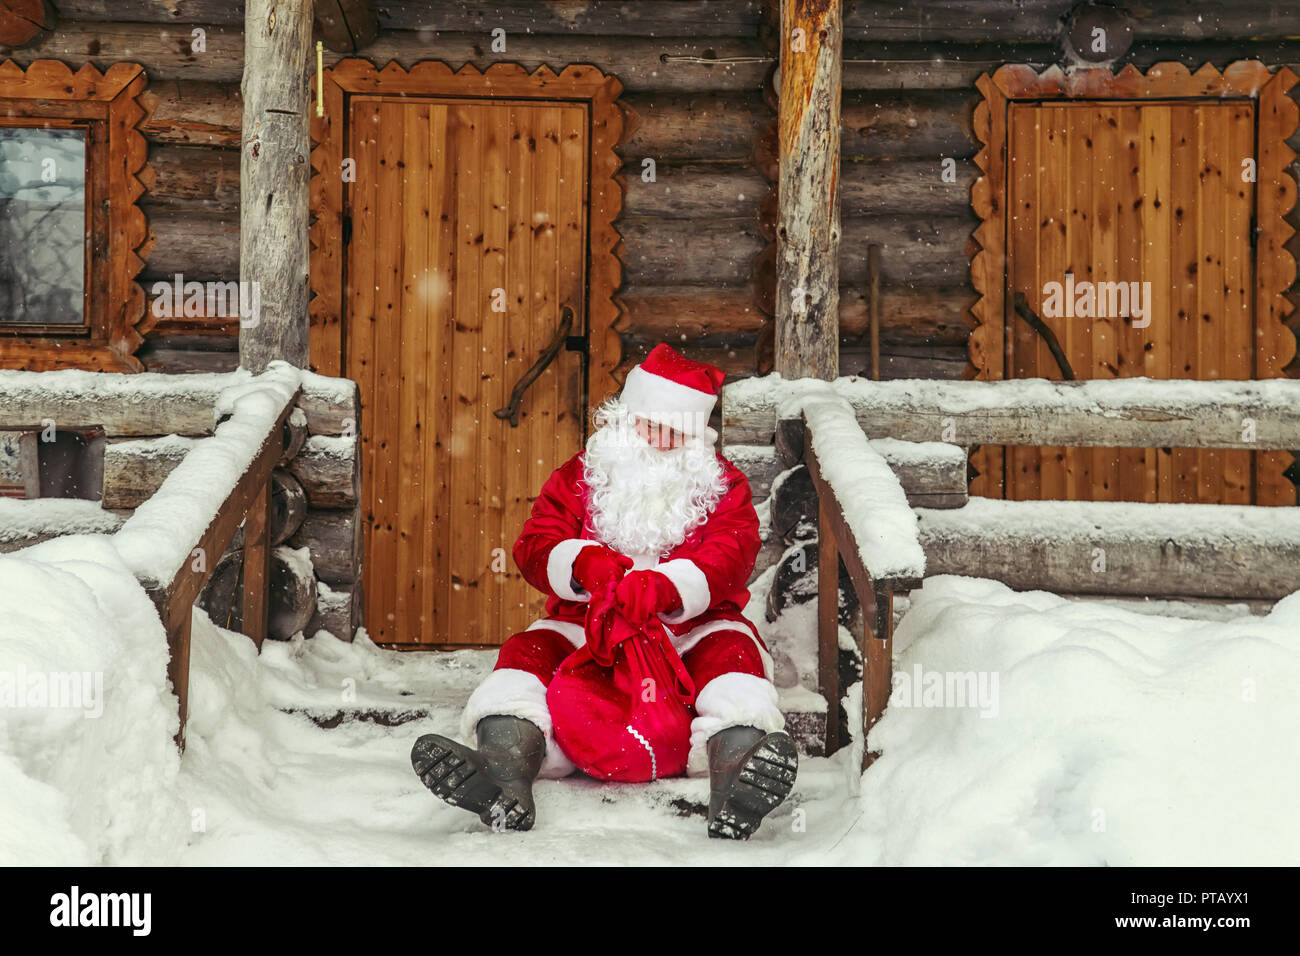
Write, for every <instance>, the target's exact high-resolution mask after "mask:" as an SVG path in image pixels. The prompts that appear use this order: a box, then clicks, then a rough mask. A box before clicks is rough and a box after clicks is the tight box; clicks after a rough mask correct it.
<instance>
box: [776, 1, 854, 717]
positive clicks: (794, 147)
mask: <svg viewBox="0 0 1300 956" xmlns="http://www.w3.org/2000/svg"><path fill="white" fill-rule="evenodd" d="M842 17H843V5H842V3H841V2H840V0H826V2H823V3H820V4H816V5H813V4H806V5H805V4H799V3H793V2H792V3H786V4H782V6H781V35H780V40H781V94H780V113H779V115H778V127H779V134H780V139H779V155H780V169H781V177H780V216H779V219H778V224H777V272H776V313H775V315H776V324H775V330H776V336H775V352H776V355H775V361H776V370H777V371H778V372H780V373H781V374H782V375H783V376H785V377H786V378H803V377H806V376H808V377H818V378H828V379H829V378H834V377H835V376H836V375H837V374H838V372H839V345H840V339H839V288H840V283H839V242H840V200H839V167H840V58H841V44H842V42H843V28H842ZM828 733H829V731H828Z"/></svg>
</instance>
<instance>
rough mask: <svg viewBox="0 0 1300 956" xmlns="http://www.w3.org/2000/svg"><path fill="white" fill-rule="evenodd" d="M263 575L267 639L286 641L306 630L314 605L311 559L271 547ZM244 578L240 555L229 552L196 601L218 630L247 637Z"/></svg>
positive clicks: (300, 554) (312, 614) (313, 580)
mask: <svg viewBox="0 0 1300 956" xmlns="http://www.w3.org/2000/svg"><path fill="white" fill-rule="evenodd" d="M266 576H267V591H266V596H267V598H266V599H267V606H266V611H265V613H266V624H265V629H266V630H265V634H266V636H267V637H269V638H271V639H272V640H276V641H287V640H289V639H290V638H291V637H293V636H294V635H295V634H297V633H298V632H299V631H303V632H306V631H308V630H309V629H310V625H311V622H312V620H313V619H314V617H315V615H316V604H317V595H316V579H315V577H314V576H312V574H311V559H310V558H309V557H307V556H306V555H305V554H304V553H302V552H300V551H294V550H293V549H290V548H284V547H280V548H274V549H272V550H271V551H270V557H269V568H268V570H267V572H266ZM243 577H244V558H243V554H242V552H239V551H228V552H227V553H226V554H224V555H222V557H221V560H220V561H218V562H217V567H216V569H215V570H214V571H213V573H212V577H211V579H210V580H209V581H208V584H207V586H206V587H205V588H204V591H203V594H202V596H201V597H200V598H199V606H200V607H202V608H203V610H204V611H206V612H207V614H208V616H209V617H210V618H212V622H213V623H214V624H216V625H217V626H218V627H222V628H225V629H226V630H230V631H237V632H239V633H241V634H248V630H246V629H245V608H244V605H243V603H242V601H241V597H240V595H241V592H242V588H243ZM250 636H251V635H250Z"/></svg>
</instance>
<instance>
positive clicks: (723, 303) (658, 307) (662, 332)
mask: <svg viewBox="0 0 1300 956" xmlns="http://www.w3.org/2000/svg"><path fill="white" fill-rule="evenodd" d="M842 252H843V250H842ZM974 297H975V295H974V292H973V291H972V290H971V289H970V288H969V287H965V286H951V287H947V288H918V287H911V286H888V285H886V286H883V287H882V288H881V296H880V312H881V316H880V320H881V324H880V330H881V331H880V340H881V343H882V344H883V345H884V346H885V347H886V348H888V347H889V346H893V345H904V344H907V345H925V344H933V345H950V346H951V345H962V346H964V345H965V344H966V341H967V339H968V338H969V337H970V330H971V325H970V316H969V312H968V308H969V305H970V302H971V301H973V300H974ZM755 298H756V297H755V295H754V293H753V290H752V289H750V288H749V287H748V286H713V285H704V286H633V287H630V288H624V290H623V291H622V292H621V293H620V294H619V301H620V302H621V303H622V304H623V318H622V319H621V320H620V321H619V326H618V327H619V330H620V331H621V332H623V333H625V334H627V335H630V336H632V337H634V338H637V339H642V340H645V341H655V340H658V341H664V342H670V343H671V342H688V341H691V340H697V339H701V338H703V337H705V336H710V335H722V334H726V333H732V334H735V333H744V334H754V333H756V332H758V330H759V328H760V327H761V326H762V324H763V320H764V306H765V305H766V304H767V302H765V301H763V300H761V299H760V300H759V301H758V303H757V304H756V303H755ZM866 328H867V302H866V289H865V288H864V287H863V286H861V285H846V284H843V283H841V284H840V342H841V346H840V347H841V349H843V348H844V345H845V343H848V342H851V341H853V340H856V339H858V338H860V337H861V336H862V334H863V332H865V331H866ZM841 364H843V363H842V362H841Z"/></svg>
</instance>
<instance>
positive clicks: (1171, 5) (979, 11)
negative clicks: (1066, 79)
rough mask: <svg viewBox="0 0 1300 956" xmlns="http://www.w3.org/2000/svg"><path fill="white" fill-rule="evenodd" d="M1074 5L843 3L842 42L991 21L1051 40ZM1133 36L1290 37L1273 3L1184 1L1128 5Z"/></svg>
mask: <svg viewBox="0 0 1300 956" xmlns="http://www.w3.org/2000/svg"><path fill="white" fill-rule="evenodd" d="M1074 6H1075V3H1074V2H1072V0H1017V3H1016V5H1015V9H1014V15H1008V9H1007V6H1006V5H1005V4H1004V3H1000V2H998V0H956V2H948V3H944V4H943V5H941V6H935V5H921V6H919V7H918V6H917V5H907V4H899V3H896V2H892V0H848V2H847V4H846V12H845V16H844V23H845V26H844V30H845V36H846V37H852V38H854V39H869V40H872V41H876V42H879V41H889V40H911V41H921V42H924V43H931V44H932V43H958V42H959V43H979V42H982V41H985V40H987V39H988V38H989V36H990V24H996V35H997V37H998V39H999V40H1003V41H1005V42H1016V43H1026V42H1030V43H1048V42H1052V41H1054V40H1055V39H1056V38H1057V36H1058V34H1059V32H1060V21H1061V18H1062V17H1063V16H1064V15H1065V14H1066V13H1068V12H1069V11H1070V9H1071V8H1072V7H1074ZM1127 7H1128V9H1129V15H1130V16H1131V17H1132V18H1133V21H1134V33H1135V34H1136V35H1137V36H1139V37H1145V38H1150V39H1199V38H1203V37H1233V36H1240V37H1287V36H1294V35H1295V18H1294V16H1293V15H1292V14H1291V11H1290V10H1288V9H1286V8H1285V7H1284V6H1282V5H1279V4H1278V3H1277V2H1275V0H1242V2H1238V3H1233V4H1229V5H1224V6H1220V7H1212V8H1205V9H1203V8H1202V7H1201V6H1200V5H1198V4H1189V3H1186V2H1185V0H1143V2H1142V3H1141V4H1129V5H1127Z"/></svg>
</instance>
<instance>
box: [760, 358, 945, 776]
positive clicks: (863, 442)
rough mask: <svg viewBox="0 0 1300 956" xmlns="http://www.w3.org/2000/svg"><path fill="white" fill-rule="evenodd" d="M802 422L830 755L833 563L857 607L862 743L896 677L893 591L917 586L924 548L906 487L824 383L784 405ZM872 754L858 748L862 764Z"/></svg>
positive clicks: (834, 724)
mask: <svg viewBox="0 0 1300 956" xmlns="http://www.w3.org/2000/svg"><path fill="white" fill-rule="evenodd" d="M796 414H797V415H799V416H801V417H802V420H803V436H802V450H803V461H804V463H805V464H806V465H807V467H808V473H809V476H810V477H811V478H812V483H813V488H814V489H815V490H816V493H817V525H818V545H817V633H818V683H819V685H820V690H821V693H822V695H823V696H824V697H825V698H826V701H827V704H828V708H827V715H826V752H827V753H832V752H833V751H834V750H835V749H836V748H838V747H839V745H840V736H841V734H840V727H839V721H838V714H839V708H838V707H837V706H835V702H836V701H838V700H839V699H840V681H839V580H840V575H839V564H840V562H841V561H843V563H844V567H845V569H846V570H847V571H848V575H849V580H850V581H851V582H852V585H853V591H854V593H855V595H856V596H857V599H858V604H859V606H860V607H861V609H862V618H863V624H864V627H863V635H862V644H863V646H862V659H863V665H864V674H863V698H862V716H863V730H864V738H865V731H866V730H867V729H869V728H870V727H871V726H872V725H873V724H874V723H875V722H876V721H877V720H879V719H880V717H881V715H882V714H883V713H884V710H885V704H886V702H887V701H888V699H889V693H890V686H891V681H892V664H891V660H892V636H893V595H894V592H896V591H909V590H911V589H912V588H915V587H917V586H919V585H920V583H921V578H922V577H924V576H925V552H924V551H923V550H922V549H921V543H920V540H919V538H918V535H917V521H916V515H915V514H914V513H913V511H912V508H911V506H910V505H909V504H908V501H907V495H906V493H905V492H904V491H903V486H902V484H901V483H900V482H899V480H898V478H897V476H896V475H895V474H894V471H893V469H892V468H890V466H889V464H888V463H887V462H886V461H885V459H884V458H883V457H882V456H881V455H880V453H879V452H877V451H876V450H875V449H874V448H872V447H871V444H870V442H869V441H868V439H867V436H866V435H865V434H864V433H863V431H862V428H861V427H860V426H859V425H858V422H857V418H856V417H855V415H854V411H853V409H852V407H851V406H850V405H849V404H848V402H846V401H844V399H842V398H840V397H838V396H836V395H834V394H833V393H831V392H830V390H829V387H828V386H827V383H816V382H806V383H804V387H803V388H801V389H799V391H798V393H797V395H795V396H793V397H792V399H791V400H790V401H787V402H786V403H785V404H784V405H783V407H782V408H781V415H782V418H783V419H786V420H790V419H792V418H793V417H794V416H795V415H796ZM868 757H869V755H868V754H867V753H866V752H865V751H864V754H863V758H864V761H865V760H866V759H868Z"/></svg>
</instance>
